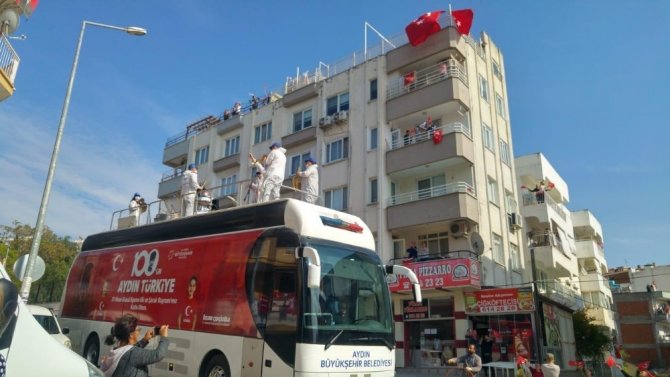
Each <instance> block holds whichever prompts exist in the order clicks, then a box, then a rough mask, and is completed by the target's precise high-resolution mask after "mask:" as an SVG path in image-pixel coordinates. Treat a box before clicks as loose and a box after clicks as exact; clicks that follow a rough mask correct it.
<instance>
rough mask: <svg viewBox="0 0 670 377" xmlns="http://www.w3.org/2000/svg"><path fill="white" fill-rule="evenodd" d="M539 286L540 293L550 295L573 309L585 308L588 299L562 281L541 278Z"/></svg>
mask: <svg viewBox="0 0 670 377" xmlns="http://www.w3.org/2000/svg"><path fill="white" fill-rule="evenodd" d="M537 288H538V291H539V292H540V294H542V295H545V296H548V297H550V298H551V299H552V300H554V301H557V302H559V303H561V304H564V305H566V306H569V307H571V308H573V309H583V308H584V306H585V304H586V301H585V300H584V298H583V297H582V296H580V295H579V294H577V293H575V291H574V290H573V289H572V288H570V287H567V286H566V285H564V284H563V283H562V282H560V281H555V280H554V281H546V280H541V281H538V283H537Z"/></svg>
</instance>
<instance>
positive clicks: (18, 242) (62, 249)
mask: <svg viewBox="0 0 670 377" xmlns="http://www.w3.org/2000/svg"><path fill="white" fill-rule="evenodd" d="M34 233H35V230H34V228H32V227H31V226H29V225H26V224H21V223H19V222H18V221H14V223H13V224H12V226H0V240H2V241H6V242H1V244H0V258H2V259H3V260H4V259H5V255H6V256H7V257H6V259H7V260H6V261H4V262H5V269H6V270H7V272H8V273H9V275H10V276H11V277H12V281H13V282H14V284H16V286H17V287H20V286H21V281H19V279H17V278H16V276H14V272H13V267H14V263H15V262H16V260H17V259H18V258H20V257H21V256H23V255H24V254H28V253H30V246H31V244H32V240H33V234H34ZM77 252H78V247H77V245H76V244H75V243H73V242H71V241H70V240H69V237H59V236H57V235H56V234H55V233H54V232H53V231H51V229H49V228H48V227H44V230H43V232H42V240H41V242H40V248H39V256H40V257H42V259H44V263H45V265H46V270H45V272H44V276H42V278H41V279H40V280H38V281H35V282H33V283H32V286H31V288H30V297H29V299H28V301H29V302H31V303H43V302H53V301H60V299H61V296H62V294H63V287H64V286H65V279H67V274H68V272H69V271H70V266H71V265H72V262H73V261H74V258H75V256H76V255H77Z"/></svg>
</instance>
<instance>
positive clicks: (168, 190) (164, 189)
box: [158, 170, 184, 199]
mask: <svg viewBox="0 0 670 377" xmlns="http://www.w3.org/2000/svg"><path fill="white" fill-rule="evenodd" d="M183 174H184V172H182V171H180V170H174V171H170V172H166V173H163V177H162V178H161V181H160V183H159V184H158V198H159V199H165V198H167V197H170V196H173V195H177V194H179V192H180V191H181V176H182V175H183Z"/></svg>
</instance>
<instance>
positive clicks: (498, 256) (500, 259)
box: [493, 233, 505, 264]
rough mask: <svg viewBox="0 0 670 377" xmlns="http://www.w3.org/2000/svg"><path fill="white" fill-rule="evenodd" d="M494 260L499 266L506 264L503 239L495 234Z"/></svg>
mask: <svg viewBox="0 0 670 377" xmlns="http://www.w3.org/2000/svg"><path fill="white" fill-rule="evenodd" d="M493 260H494V261H495V262H496V263H499V264H505V252H504V251H503V247H502V237H500V236H499V235H497V234H495V233H494V234H493Z"/></svg>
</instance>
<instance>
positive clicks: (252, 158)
mask: <svg viewBox="0 0 670 377" xmlns="http://www.w3.org/2000/svg"><path fill="white" fill-rule="evenodd" d="M267 159H268V155H267V154H264V155H262V156H261V158H260V159H259V160H257V159H256V158H255V157H254V155H253V154H251V153H249V160H251V164H252V165H255V164H256V163H257V162H258V163H260V164H261V165H265V160H267Z"/></svg>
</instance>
